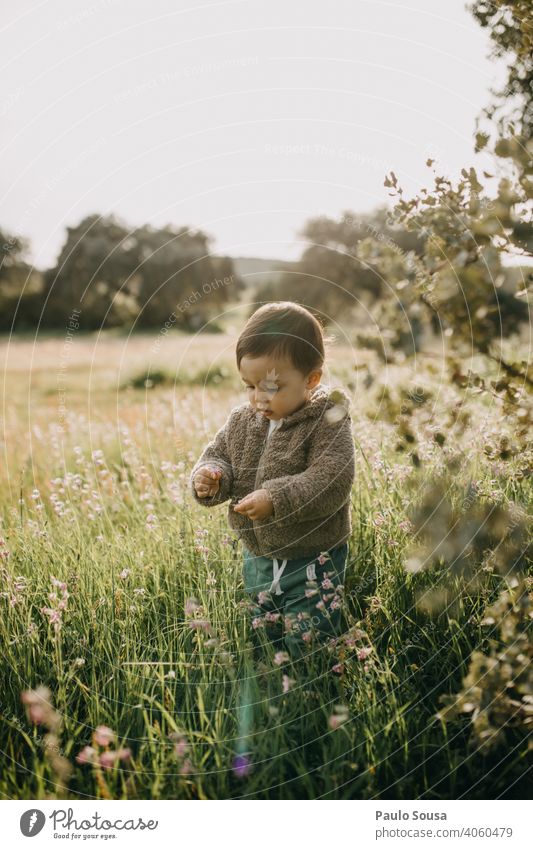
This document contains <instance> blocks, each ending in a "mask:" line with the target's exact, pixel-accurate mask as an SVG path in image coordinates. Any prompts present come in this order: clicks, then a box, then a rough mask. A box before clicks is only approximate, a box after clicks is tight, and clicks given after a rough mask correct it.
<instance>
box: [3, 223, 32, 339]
mask: <svg viewBox="0 0 533 849" xmlns="http://www.w3.org/2000/svg"><path fill="white" fill-rule="evenodd" d="M27 250H28V243H27V242H26V240H25V239H22V238H21V237H20V236H13V235H10V234H8V233H7V232H4V231H3V230H0V330H7V331H10V330H12V329H13V330H14V329H21V328H22V327H25V326H30V325H33V324H34V323H35V321H36V319H37V317H38V314H39V303H40V298H41V292H42V288H43V280H42V276H41V274H40V273H39V272H38V271H36V270H35V269H34V268H33V267H32V266H30V265H29V264H28V263H27V262H26V261H25V256H26V253H27Z"/></svg>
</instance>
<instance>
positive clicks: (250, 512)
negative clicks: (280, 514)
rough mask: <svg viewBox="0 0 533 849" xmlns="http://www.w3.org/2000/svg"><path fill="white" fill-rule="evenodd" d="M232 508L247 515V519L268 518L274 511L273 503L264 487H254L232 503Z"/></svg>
mask: <svg viewBox="0 0 533 849" xmlns="http://www.w3.org/2000/svg"><path fill="white" fill-rule="evenodd" d="M233 509H234V510H235V512H236V513H242V514H244V515H245V516H248V518H249V519H268V517H269V516H272V513H273V512H274V505H273V504H272V499H271V498H270V493H269V492H268V491H267V490H266V489H256V490H254V492H250V493H249V495H245V496H244V498H241V500H240V501H239V502H238V503H237V504H234V505H233Z"/></svg>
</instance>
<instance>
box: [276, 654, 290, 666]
mask: <svg viewBox="0 0 533 849" xmlns="http://www.w3.org/2000/svg"><path fill="white" fill-rule="evenodd" d="M289 660H290V657H289V655H288V653H287V652H286V651H277V652H276V654H275V655H274V663H275V664H276V666H281V664H282V663H287V661H289Z"/></svg>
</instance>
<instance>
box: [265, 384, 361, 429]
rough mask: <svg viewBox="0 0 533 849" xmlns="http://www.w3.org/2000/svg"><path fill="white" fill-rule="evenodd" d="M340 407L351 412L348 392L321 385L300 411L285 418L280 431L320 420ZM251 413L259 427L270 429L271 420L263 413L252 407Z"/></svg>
mask: <svg viewBox="0 0 533 849" xmlns="http://www.w3.org/2000/svg"><path fill="white" fill-rule="evenodd" d="M339 405H340V406H341V407H345V408H346V410H347V411H349V409H350V397H349V395H348V394H347V392H346V390H345V389H343V388H342V386H335V387H333V388H332V387H331V386H329V385H328V384H327V383H319V384H317V386H315V388H314V389H313V390H312V392H311V395H310V397H309V400H308V401H306V403H305V404H304V405H303V407H300V409H299V410H296V411H295V412H294V413H291V414H290V415H289V416H284V418H283V421H282V422H281V424H280V426H279V429H280V430H285V429H286V428H289V427H292V426H293V425H295V424H297V423H298V422H301V421H303V420H304V419H313V418H318V417H319V416H321V415H323V414H324V413H325V411H326V410H328V409H330V408H331V407H335V406H339ZM250 413H251V418H252V419H253V420H254V422H256V423H257V424H258V425H259V426H262V427H264V429H265V430H267V429H268V426H269V420H268V419H267V418H266V417H265V416H262V415H261V413H256V412H254V410H253V408H252V407H251V406H250Z"/></svg>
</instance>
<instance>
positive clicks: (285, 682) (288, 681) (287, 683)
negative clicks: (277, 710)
mask: <svg viewBox="0 0 533 849" xmlns="http://www.w3.org/2000/svg"><path fill="white" fill-rule="evenodd" d="M281 683H282V687H283V692H284V693H288V692H289V690H290V689H291V687H292V686H293V685H294V684H296V681H295V680H294V678H289V676H288V675H284V676H283V678H282V679H281Z"/></svg>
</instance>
